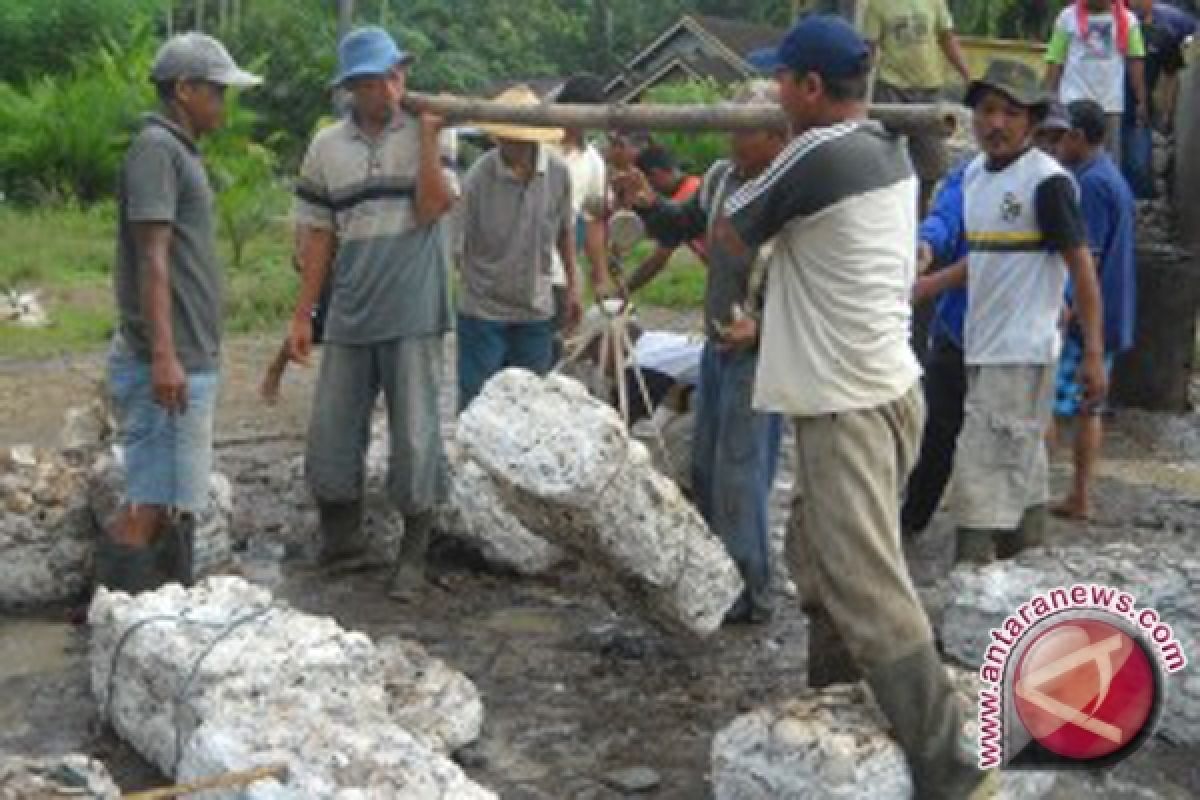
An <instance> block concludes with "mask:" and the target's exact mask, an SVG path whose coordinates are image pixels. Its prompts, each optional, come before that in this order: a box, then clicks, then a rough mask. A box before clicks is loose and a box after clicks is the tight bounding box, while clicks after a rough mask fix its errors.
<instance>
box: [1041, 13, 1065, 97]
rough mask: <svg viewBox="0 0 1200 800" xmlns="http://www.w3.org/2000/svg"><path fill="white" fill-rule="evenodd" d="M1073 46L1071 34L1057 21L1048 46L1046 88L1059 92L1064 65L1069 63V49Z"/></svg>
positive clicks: (1055, 92)
mask: <svg viewBox="0 0 1200 800" xmlns="http://www.w3.org/2000/svg"><path fill="white" fill-rule="evenodd" d="M1070 46H1071V34H1070V33H1069V32H1068V31H1066V30H1064V29H1063V28H1062V26H1060V25H1059V24H1058V23H1055V26H1054V33H1053V34H1052V35H1051V36H1050V43H1049V44H1048V45H1047V46H1046V88H1047V89H1048V90H1050V91H1051V92H1053V93H1054V94H1058V88H1059V85H1060V84H1061V83H1062V74H1063V65H1064V64H1066V63H1067V50H1068V49H1069V48H1070Z"/></svg>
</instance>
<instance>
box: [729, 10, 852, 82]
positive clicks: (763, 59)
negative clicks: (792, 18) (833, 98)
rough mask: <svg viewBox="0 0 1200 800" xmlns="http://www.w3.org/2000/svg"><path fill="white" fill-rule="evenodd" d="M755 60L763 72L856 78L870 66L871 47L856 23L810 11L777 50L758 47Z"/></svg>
mask: <svg viewBox="0 0 1200 800" xmlns="http://www.w3.org/2000/svg"><path fill="white" fill-rule="evenodd" d="M752 55H753V61H752V64H753V65H754V66H755V67H757V68H758V69H759V70H761V71H763V72H772V71H774V70H777V69H781V68H786V69H790V70H791V71H792V72H795V73H796V74H797V75H805V74H807V73H809V72H815V73H817V74H818V75H820V76H821V77H823V78H835V79H836V78H857V77H859V76H861V75H866V74H867V73H868V72H869V71H870V69H871V51H870V48H868V47H867V43H866V41H864V40H863V38H862V36H860V35H859V34H858V31H856V30H854V26H853V25H851V24H850V23H848V22H846V20H844V19H842V18H841V17H839V16H836V15H834V14H809V15H808V16H806V17H804V18H803V19H801V20H800V21H799V22H797V23H796V24H795V25H794V26H792V29H791V30H790V31H788V33H787V36H784V37H783V41H782V42H780V43H779V47H778V49H776V50H775V51H774V52H769V51H764V50H757V51H755V52H754V53H753V54H752Z"/></svg>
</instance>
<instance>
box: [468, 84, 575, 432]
mask: <svg viewBox="0 0 1200 800" xmlns="http://www.w3.org/2000/svg"><path fill="white" fill-rule="evenodd" d="M496 100H497V101H498V102H504V103H509V104H515V105H536V104H537V103H538V99H537V95H535V94H534V93H533V91H532V90H530V89H529V88H528V87H525V86H517V87H514V88H512V89H509V90H507V91H506V92H504V93H503V94H501V95H500V96H499V97H497V98H496ZM479 127H480V129H482V130H484V131H486V132H487V133H490V134H491V135H492V136H493V138H495V140H496V149H495V150H493V151H491V152H490V153H488V154H487V155H485V156H483V157H482V158H481V159H479V161H477V162H475V165H474V166H473V167H472V168H471V171H470V172H469V173H468V174H467V177H466V181H465V183H464V188H463V216H462V222H463V268H462V291H461V299H460V302H459V316H458V407H459V409H460V410H461V409H464V408H466V407H467V406H468V405H469V404H470V402H471V401H472V400H473V399H474V398H475V396H476V395H477V394H479V392H480V390H481V389H483V385H484V384H485V383H487V381H488V378H490V377H492V375H494V374H496V373H497V372H499V371H500V370H501V369H503V368H504V367H524V368H526V369H529V370H532V371H533V372H536V373H538V374H545V373H546V372H549V370H550V368H551V367H552V366H553V365H554V334H555V325H554V295H553V288H552V287H553V281H554V266H555V261H554V254H555V252H557V253H558V255H559V257H560V258H561V259H562V265H563V268H564V271H565V272H566V280H567V300H566V307H567V315H566V316H567V323H566V328H567V330H570V329H571V328H574V327H575V325H576V324H577V323H578V322H579V319H580V316H581V310H580V305H579V286H578V280H579V278H578V275H577V273H576V270H575V230H574V229H575V221H574V211H573V209H572V205H571V174H570V171H569V170H568V169H567V165H566V164H565V163H564V162H563V160H562V159H561V158H559V157H558V156H557V155H554V154H553V153H551V152H550V150H549V148H547V147H546V146H545V143H548V142H554V141H559V140H561V139H562V135H563V132H562V131H561V130H551V129H546V128H524V127H520V126H515V125H480V126H479Z"/></svg>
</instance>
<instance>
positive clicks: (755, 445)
mask: <svg viewBox="0 0 1200 800" xmlns="http://www.w3.org/2000/svg"><path fill="white" fill-rule="evenodd" d="M757 367H758V354H757V353H756V352H750V351H738V352H729V353H723V352H721V351H720V350H718V349H717V347H716V345H714V344H713V343H712V342H708V343H706V344H705V345H704V354H703V355H702V357H701V360H700V387H699V392H697V403H696V428H695V433H694V438H693V440H692V445H693V446H692V489H693V491H694V492H695V495H696V505H697V507H698V508H699V509H700V513H701V514H702V515H703V516H704V519H705V521H706V522H708V524H709V526H710V527H711V528H712V530H713V533H715V534H717V535H718V536H720V537H721V541H723V542H724V543H725V549H726V550H728V551H729V555H730V556H732V557H733V560H734V562H735V563H736V564H737V566H738V571H739V572H740V573H741V575H742V580H743V581H744V582H745V584H746V593H747V600H748V601H749V602H751V603H752V604H754V605H755V606H757V607H760V608H766V607H768V606H769V605H770V604H771V600H770V593H771V545H770V525H769V511H770V495H771V485H772V484H773V483H774V481H775V464H776V462H777V460H778V457H779V443H780V438H781V436H782V432H783V420H782V418H781V417H780V416H779V415H778V414H764V413H760V412H757V411H755V410H754V408H753V405H752V400H753V395H754V374H755V370H756V369H757Z"/></svg>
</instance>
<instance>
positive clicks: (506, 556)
mask: <svg viewBox="0 0 1200 800" xmlns="http://www.w3.org/2000/svg"><path fill="white" fill-rule="evenodd" d="M449 463H450V502H449V503H448V504H447V505H446V507H445V509H443V511H442V512H441V513H440V514H439V520H438V530H439V531H440V532H442V533H444V534H447V535H449V536H452V537H454V538H456V539H459V540H460V541H463V542H464V543H466V544H467V545H468V546H470V547H471V548H472V549H473V550H476V551H478V553H479V554H480V555H481V556H482V557H483V559H484V560H485V561H487V562H488V563H489V564H492V565H493V566H496V567H499V568H501V569H509V570H513V571H514V572H516V573H518V574H521V575H541V574H543V573H545V572H547V571H549V570H551V569H553V568H554V567H555V566H556V565H558V564H559V563H561V562H562V560H563V558H564V557H565V553H563V551H562V549H561V548H559V547H556V546H555V545H552V544H550V543H549V542H548V541H546V540H545V539H543V538H542V537H540V536H536V535H535V534H533V533H530V532H529V529H528V528H526V527H525V526H524V525H522V524H521V521H520V520H519V519H517V518H516V517H515V516H513V514H512V513H511V512H510V511H509V510H508V508H507V507H506V505H505V503H504V499H503V497H502V496H501V494H500V491H499V490H498V489H497V487H496V483H495V480H494V479H493V478H492V477H491V476H490V475H488V473H487V472H485V471H484V470H483V468H482V467H480V466H479V465H478V464H476V463H475V462H474V461H471V460H470V459H468V458H466V457H465V456H463V454H462V451H461V450H460V449H459V448H457V447H452V448H450V452H449Z"/></svg>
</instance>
